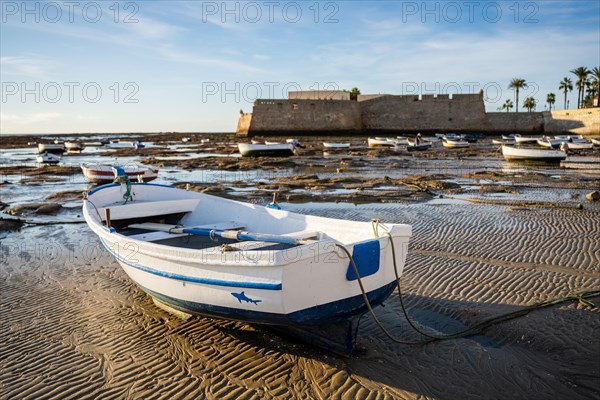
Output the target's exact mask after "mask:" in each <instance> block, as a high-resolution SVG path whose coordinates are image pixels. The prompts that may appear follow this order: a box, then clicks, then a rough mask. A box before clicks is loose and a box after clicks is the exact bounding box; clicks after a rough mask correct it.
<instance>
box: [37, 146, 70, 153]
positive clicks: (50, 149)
mask: <svg viewBox="0 0 600 400" xmlns="http://www.w3.org/2000/svg"><path fill="white" fill-rule="evenodd" d="M64 152H65V145H64V144H63V143H38V153H40V154H42V153H54V154H62V153H64Z"/></svg>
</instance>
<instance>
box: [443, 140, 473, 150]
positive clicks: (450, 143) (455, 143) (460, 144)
mask: <svg viewBox="0 0 600 400" xmlns="http://www.w3.org/2000/svg"><path fill="white" fill-rule="evenodd" d="M442 145H443V146H444V147H446V148H447V149H459V148H465V147H469V142H465V141H464V140H460V139H459V140H451V139H444V140H443V141H442Z"/></svg>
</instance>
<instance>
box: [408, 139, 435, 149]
mask: <svg viewBox="0 0 600 400" xmlns="http://www.w3.org/2000/svg"><path fill="white" fill-rule="evenodd" d="M431 145H432V143H431V142H429V143H428V142H420V143H419V144H417V141H416V140H413V141H411V140H410V139H406V150H408V151H424V150H427V149H429V148H430V147H431Z"/></svg>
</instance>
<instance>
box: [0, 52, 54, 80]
mask: <svg viewBox="0 0 600 400" xmlns="http://www.w3.org/2000/svg"><path fill="white" fill-rule="evenodd" d="M54 64H55V63H54V62H53V61H51V60H49V59H47V58H44V57H41V56H37V55H19V56H4V57H0V66H2V68H1V71H2V75H3V80H4V79H5V76H19V77H26V78H35V79H47V78H48V75H49V69H50V68H49V67H51V66H53V65H54Z"/></svg>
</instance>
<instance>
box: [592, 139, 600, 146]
mask: <svg viewBox="0 0 600 400" xmlns="http://www.w3.org/2000/svg"><path fill="white" fill-rule="evenodd" d="M592 144H593V145H594V146H600V137H597V138H592Z"/></svg>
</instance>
